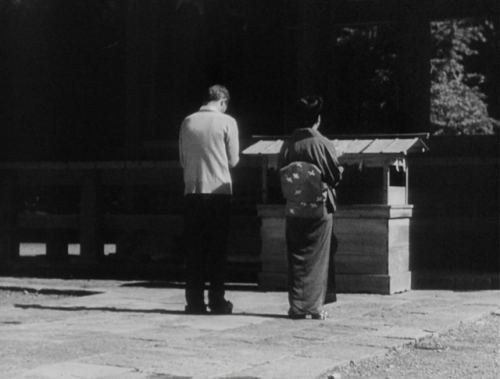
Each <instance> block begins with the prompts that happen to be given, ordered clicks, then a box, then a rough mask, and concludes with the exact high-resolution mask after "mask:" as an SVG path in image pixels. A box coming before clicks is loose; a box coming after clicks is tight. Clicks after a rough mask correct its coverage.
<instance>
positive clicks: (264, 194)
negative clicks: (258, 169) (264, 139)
mask: <svg viewBox="0 0 500 379" xmlns="http://www.w3.org/2000/svg"><path fill="white" fill-rule="evenodd" d="M267 161H268V158H267V157H266V156H264V155H263V156H262V204H267V201H268V196H267V195H268V177H267Z"/></svg>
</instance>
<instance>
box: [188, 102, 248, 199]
mask: <svg viewBox="0 0 500 379" xmlns="http://www.w3.org/2000/svg"><path fill="white" fill-rule="evenodd" d="M179 151H180V161H181V166H182V168H183V169H184V184H185V189H184V194H192V193H208V194H210V193H211V194H227V195H230V194H232V182H231V175H230V173H229V169H230V168H232V167H234V166H236V164H237V163H238V161H239V141H238V125H237V124H236V120H235V119H234V118H232V117H231V116H228V115H226V114H224V113H222V112H219V111H218V110H217V109H216V108H213V107H209V106H203V107H201V108H200V110H199V111H198V112H196V113H193V114H192V115H190V116H188V117H186V119H185V120H184V121H183V123H182V126H181V131H180V134H179Z"/></svg>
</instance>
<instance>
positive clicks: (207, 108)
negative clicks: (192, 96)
mask: <svg viewBox="0 0 500 379" xmlns="http://www.w3.org/2000/svg"><path fill="white" fill-rule="evenodd" d="M200 111H202V112H219V113H220V111H219V110H218V109H217V108H215V107H212V106H211V105H203V106H202V107H201V108H200Z"/></svg>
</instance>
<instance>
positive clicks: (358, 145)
mask: <svg viewBox="0 0 500 379" xmlns="http://www.w3.org/2000/svg"><path fill="white" fill-rule="evenodd" d="M371 143H372V140H353V141H352V142H351V143H350V144H349V145H348V146H347V148H346V150H345V152H344V154H359V153H361V152H362V151H363V150H364V149H366V147H367V146H369V145H370V144H371Z"/></svg>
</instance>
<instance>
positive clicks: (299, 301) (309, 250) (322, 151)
mask: <svg viewBox="0 0 500 379" xmlns="http://www.w3.org/2000/svg"><path fill="white" fill-rule="evenodd" d="M293 162H307V163H311V164H314V165H316V166H317V167H318V168H319V169H320V171H321V179H322V181H323V182H324V183H325V187H327V188H326V190H327V199H326V204H325V206H326V213H327V214H326V215H325V216H323V217H322V218H303V217H288V216H287V218H286V243H287V251H288V297H289V303H290V309H289V315H290V316H291V317H301V316H305V315H313V316H314V315H318V314H320V313H321V312H322V310H323V304H324V303H325V302H326V303H329V302H333V301H335V292H333V293H329V294H328V296H327V286H328V281H329V278H328V276H329V275H328V274H329V273H328V271H329V270H328V267H329V260H330V250H331V248H332V247H335V246H332V238H333V243H334V244H335V245H336V240H335V237H334V235H333V219H332V213H334V212H335V209H336V195H335V191H334V190H333V188H334V187H335V186H336V185H337V184H338V183H339V181H340V180H341V178H342V167H340V165H339V162H338V160H337V152H336V151H335V147H334V146H333V143H332V142H331V141H329V140H328V139H327V138H325V137H324V136H322V135H321V133H319V132H318V131H317V130H315V129H310V128H304V129H297V130H296V131H295V132H294V133H293V134H292V136H291V138H290V139H289V140H288V141H286V142H285V143H284V144H283V147H282V149H281V151H280V155H279V162H278V165H279V168H280V169H281V168H282V167H285V166H287V165H288V164H290V163H293ZM333 275H334V273H333V272H331V273H330V282H331V283H334V277H333ZM333 291H334V289H333Z"/></svg>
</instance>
